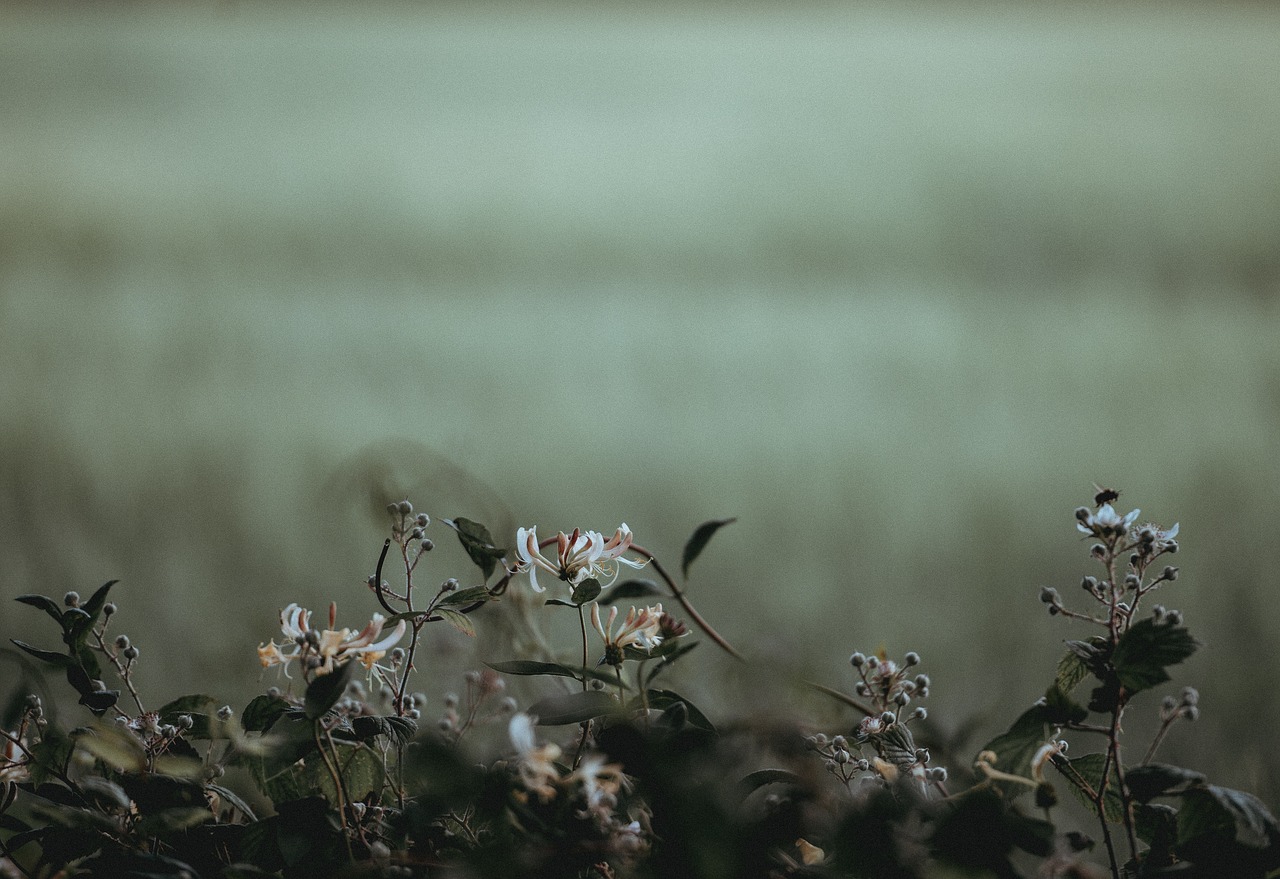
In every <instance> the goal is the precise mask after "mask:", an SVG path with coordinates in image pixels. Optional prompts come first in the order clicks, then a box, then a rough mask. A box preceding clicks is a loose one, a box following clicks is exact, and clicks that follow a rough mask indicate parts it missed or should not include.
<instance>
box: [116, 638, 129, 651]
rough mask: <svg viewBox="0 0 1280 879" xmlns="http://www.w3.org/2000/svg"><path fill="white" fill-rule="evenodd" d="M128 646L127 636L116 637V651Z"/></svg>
mask: <svg viewBox="0 0 1280 879" xmlns="http://www.w3.org/2000/svg"><path fill="white" fill-rule="evenodd" d="M128 646H129V636H128V635H116V649H118V650H123V649H125V648H126V647H128Z"/></svg>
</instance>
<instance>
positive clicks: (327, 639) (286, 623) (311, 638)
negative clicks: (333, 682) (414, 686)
mask: <svg viewBox="0 0 1280 879" xmlns="http://www.w3.org/2000/svg"><path fill="white" fill-rule="evenodd" d="M336 617H337V606H336V605H334V604H330V605H329V628H327V629H316V628H314V627H313V626H312V625H311V611H309V610H307V609H306V608H304V607H301V606H300V605H298V604H290V605H289V606H288V607H286V608H285V609H284V610H282V611H281V612H280V631H281V632H283V633H284V636H285V641H284V643H283V644H276V642H275V639H272V640H270V641H268V642H267V643H266V644H259V645H258V662H260V663H261V664H262V667H263V668H264V669H265V668H272V667H273V666H277V665H279V666H283V670H284V673H285V677H288V676H289V663H291V662H292V661H293V660H295V659H297V660H299V661H300V662H302V663H303V664H304V665H305V666H306V671H313V672H315V673H316V674H318V675H323V674H328V673H329V672H331V671H333V670H334V669H335V668H337V667H338V666H339V665H341V664H342V663H344V662H347V661H348V660H350V659H353V658H354V659H358V660H359V661H360V662H361V663H362V664H363V665H364V667H365V668H367V669H369V670H370V671H372V670H373V669H374V667H375V665H376V664H377V662H378V660H380V659H382V657H384V656H386V653H387V651H388V650H390V649H391V648H392V647H394V646H395V645H396V643H398V642H399V641H400V639H401V638H403V637H404V633H405V628H406V627H405V622H404V620H400V621H398V622H397V623H396V627H395V628H394V629H393V630H392V631H391V633H390V634H388V635H386V636H384V637H380V636H382V629H383V624H384V623H385V622H386V617H384V616H383V615H382V614H380V613H375V614H374V615H373V618H372V619H370V620H369V622H368V624H367V625H365V627H364V628H363V629H361V630H360V631H359V632H353V631H352V630H351V629H347V628H342V629H336V628H333V627H334V626H335V625H336Z"/></svg>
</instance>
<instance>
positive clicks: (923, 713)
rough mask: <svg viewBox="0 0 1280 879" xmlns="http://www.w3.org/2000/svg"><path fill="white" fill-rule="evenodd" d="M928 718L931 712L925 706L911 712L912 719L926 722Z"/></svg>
mask: <svg viewBox="0 0 1280 879" xmlns="http://www.w3.org/2000/svg"><path fill="white" fill-rule="evenodd" d="M928 716H929V711H928V709H926V708H925V707H924V706H923V705H921V706H919V707H918V708H916V710H915V711H912V712H911V717H912V719H913V720H924V719H925V718H927V717H928Z"/></svg>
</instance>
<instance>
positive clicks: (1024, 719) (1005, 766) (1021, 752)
mask: <svg viewBox="0 0 1280 879" xmlns="http://www.w3.org/2000/svg"><path fill="white" fill-rule="evenodd" d="M1044 743H1045V708H1044V706H1043V705H1039V704H1037V705H1032V706H1031V707H1030V708H1028V709H1027V710H1026V711H1024V712H1022V714H1020V715H1018V719H1017V720H1015V721H1014V722H1013V725H1012V726H1010V727H1009V730H1008V732H1005V733H1003V734H1001V735H998V736H996V737H995V738H994V739H992V740H991V741H989V742H987V744H986V745H985V746H984V747H983V748H982V750H984V751H992V752H993V753H995V755H996V764H995V765H996V768H997V769H999V770H1000V771H1001V772H1007V773H1009V774H1010V775H1018V776H1021V777H1023V778H1030V777H1031V758H1032V757H1034V756H1035V754H1036V751H1038V750H1040V746H1041V745H1043V744H1044Z"/></svg>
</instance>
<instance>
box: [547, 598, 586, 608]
mask: <svg viewBox="0 0 1280 879" xmlns="http://www.w3.org/2000/svg"><path fill="white" fill-rule="evenodd" d="M543 604H544V605H545V604H554V605H556V606H557V607H577V606H578V605H576V604H574V603H573V602H572V601H565V600H564V599H563V598H548V599H547V600H546V601H544V602H543Z"/></svg>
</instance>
